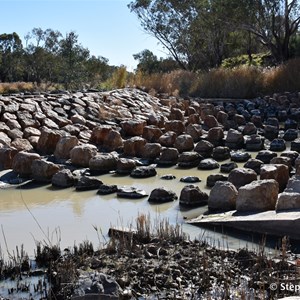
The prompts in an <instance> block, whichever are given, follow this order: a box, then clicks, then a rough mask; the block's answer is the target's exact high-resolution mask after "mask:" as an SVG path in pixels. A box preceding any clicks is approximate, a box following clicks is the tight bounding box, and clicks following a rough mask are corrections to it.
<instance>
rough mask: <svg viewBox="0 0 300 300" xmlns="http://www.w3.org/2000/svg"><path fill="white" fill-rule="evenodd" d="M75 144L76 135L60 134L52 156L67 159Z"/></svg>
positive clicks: (76, 142)
mask: <svg viewBox="0 0 300 300" xmlns="http://www.w3.org/2000/svg"><path fill="white" fill-rule="evenodd" d="M77 145H78V139H77V137H76V136H62V137H61V138H60V139H59V141H58V142H57V144H56V147H55V151H54V156H55V157H56V158H57V159H69V158H70V152H71V150H72V149H73V148H74V147H75V146H77Z"/></svg>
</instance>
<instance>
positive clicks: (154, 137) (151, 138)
mask: <svg viewBox="0 0 300 300" xmlns="http://www.w3.org/2000/svg"><path fill="white" fill-rule="evenodd" d="M162 134H163V133H162V131H161V129H160V128H158V127H157V126H154V125H148V126H145V127H144V130H143V135H142V137H143V138H144V139H146V140H147V141H148V142H150V143H157V142H158V141H159V138H160V137H161V136H162Z"/></svg>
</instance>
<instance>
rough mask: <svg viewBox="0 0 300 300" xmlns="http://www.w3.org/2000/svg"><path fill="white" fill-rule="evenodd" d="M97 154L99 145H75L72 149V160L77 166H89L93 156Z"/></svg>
mask: <svg viewBox="0 0 300 300" xmlns="http://www.w3.org/2000/svg"><path fill="white" fill-rule="evenodd" d="M96 154H97V147H96V146H94V145H91V144H84V145H79V146H75V147H74V148H73V149H72V150H71V151H70V158H71V162H72V164H73V165H75V166H80V167H89V162H90V159H91V158H92V157H94V156H95V155H96Z"/></svg>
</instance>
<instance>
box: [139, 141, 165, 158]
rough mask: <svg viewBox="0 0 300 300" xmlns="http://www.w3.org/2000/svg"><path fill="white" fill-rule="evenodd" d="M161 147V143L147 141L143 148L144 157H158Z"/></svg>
mask: <svg viewBox="0 0 300 300" xmlns="http://www.w3.org/2000/svg"><path fill="white" fill-rule="evenodd" d="M161 149H162V148H161V145H160V144H159V143H147V144H145V146H144V148H143V152H142V157H143V158H148V159H154V158H157V157H159V155H160V152H161Z"/></svg>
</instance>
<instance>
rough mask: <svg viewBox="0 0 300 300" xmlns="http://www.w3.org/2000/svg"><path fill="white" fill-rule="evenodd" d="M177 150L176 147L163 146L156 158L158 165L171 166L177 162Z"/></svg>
mask: <svg viewBox="0 0 300 300" xmlns="http://www.w3.org/2000/svg"><path fill="white" fill-rule="evenodd" d="M178 155H179V152H178V150H177V149H176V148H163V149H162V151H161V154H160V157H159V159H158V162H157V163H158V165H159V166H173V165H176V164H177V161H178Z"/></svg>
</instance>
